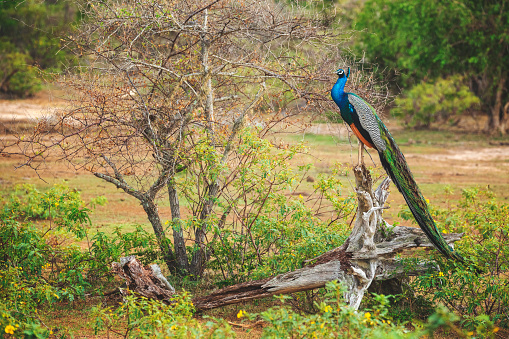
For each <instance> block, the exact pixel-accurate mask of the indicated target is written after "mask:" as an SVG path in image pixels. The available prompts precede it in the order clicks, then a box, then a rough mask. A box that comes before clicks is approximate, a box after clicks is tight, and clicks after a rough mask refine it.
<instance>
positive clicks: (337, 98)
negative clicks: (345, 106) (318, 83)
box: [330, 77, 348, 108]
mask: <svg viewBox="0 0 509 339" xmlns="http://www.w3.org/2000/svg"><path fill="white" fill-rule="evenodd" d="M347 80H348V78H346V77H340V78H338V81H336V83H335V84H334V86H333V87H332V89H331V91H330V95H331V97H332V100H334V102H335V103H336V105H338V106H339V107H340V108H341V106H342V103H343V100H344V96H345V84H346V81H347Z"/></svg>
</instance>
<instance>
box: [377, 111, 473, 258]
mask: <svg viewBox="0 0 509 339" xmlns="http://www.w3.org/2000/svg"><path fill="white" fill-rule="evenodd" d="M379 127H380V129H381V132H382V133H381V134H382V138H383V139H385V141H386V145H387V147H386V149H385V150H384V151H383V152H379V155H380V161H381V162H382V166H383V167H384V169H385V171H386V172H387V174H389V176H390V177H391V179H392V181H394V184H395V185H396V187H397V188H398V190H399V191H400V192H401V194H403V197H404V198H405V201H406V203H407V205H408V207H409V208H410V211H412V214H413V215H414V217H415V220H416V221H417V223H418V224H419V226H420V228H421V229H422V230H423V231H424V233H425V234H426V236H427V237H428V239H429V240H430V241H431V242H432V243H433V245H435V247H436V248H437V249H438V250H439V251H440V252H441V253H442V254H443V255H444V256H446V257H447V258H454V259H456V260H458V261H460V262H465V260H464V258H463V257H462V256H461V255H459V254H458V253H457V252H455V251H454V249H452V248H451V247H450V246H449V245H448V244H447V242H446V241H445V239H444V238H443V237H442V235H441V234H440V232H439V230H438V229H437V226H436V225H435V221H434V220H433V217H432V216H431V214H430V212H429V209H428V204H427V203H426V200H425V199H424V197H423V196H422V193H421V191H420V189H419V187H418V186H417V184H416V182H415V180H414V178H413V175H412V172H410V169H409V168H408V165H407V162H406V160H405V156H404V155H403V153H401V151H400V150H399V147H398V145H396V142H395V141H394V139H393V138H392V136H391V134H390V133H389V131H388V130H387V128H386V127H385V125H383V123H382V122H381V121H379Z"/></svg>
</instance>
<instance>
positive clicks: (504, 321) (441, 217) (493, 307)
mask: <svg viewBox="0 0 509 339" xmlns="http://www.w3.org/2000/svg"><path fill="white" fill-rule="evenodd" d="M434 214H435V215H436V219H437V220H438V221H439V224H440V225H439V226H440V227H441V228H442V229H443V232H465V235H464V236H463V238H462V239H461V240H460V241H459V242H457V243H456V249H457V250H458V251H459V253H461V255H462V256H463V257H464V258H466V260H467V261H468V262H469V265H467V266H465V265H461V264H459V263H456V262H454V261H450V260H445V259H444V258H443V257H442V256H440V255H435V256H434V259H435V260H436V261H437V263H438V264H439V266H440V268H441V272H439V273H436V272H435V273H429V274H425V275H422V276H419V277H417V279H416V280H415V281H414V282H413V284H412V285H413V287H414V289H415V290H416V291H417V292H418V293H420V294H422V295H423V296H424V297H425V298H427V299H428V300H429V301H430V302H433V303H434V304H436V303H442V304H444V305H446V306H447V307H449V308H450V309H452V310H454V311H455V312H456V313H458V314H459V315H460V316H461V317H462V324H463V325H465V326H466V327H467V328H469V329H470V330H474V329H475V328H480V327H483V328H486V330H490V328H491V329H493V326H492V325H487V324H488V323H489V319H490V318H491V319H492V320H493V321H495V322H496V323H498V324H500V325H501V326H504V327H508V326H509V322H508V320H509V318H508V317H509V287H508V280H507V272H508V269H509V247H508V246H507V242H508V240H509V204H507V203H501V202H497V201H496V200H495V198H494V196H493V194H492V193H491V192H489V191H480V190H478V189H472V190H464V191H463V199H462V200H461V201H460V202H459V204H457V205H450V206H449V207H448V208H447V209H443V210H440V209H438V210H435V211H434ZM477 270H479V272H477ZM490 326H491V327H490Z"/></svg>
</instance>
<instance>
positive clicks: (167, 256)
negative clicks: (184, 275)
mask: <svg viewBox="0 0 509 339" xmlns="http://www.w3.org/2000/svg"><path fill="white" fill-rule="evenodd" d="M141 206H142V207H143V209H144V210H145V213H147V216H148V220H149V221H150V224H151V225H152V228H153V230H154V234H155V235H156V238H157V242H158V243H159V248H160V249H161V252H162V253H163V259H164V262H165V263H166V265H167V266H168V269H169V270H170V272H172V273H173V274H175V273H178V264H177V262H176V260H175V254H174V253H173V251H172V250H171V246H170V245H171V244H170V242H169V240H168V238H166V234H165V232H164V229H163V225H162V223H161V218H160V217H159V213H158V212H157V206H156V204H155V203H154V201H153V200H150V199H143V200H141Z"/></svg>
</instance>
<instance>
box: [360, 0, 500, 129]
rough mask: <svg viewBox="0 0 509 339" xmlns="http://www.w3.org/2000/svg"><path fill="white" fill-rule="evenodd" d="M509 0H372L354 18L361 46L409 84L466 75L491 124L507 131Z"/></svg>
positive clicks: (399, 80) (404, 83)
mask: <svg viewBox="0 0 509 339" xmlns="http://www.w3.org/2000/svg"><path fill="white" fill-rule="evenodd" d="M508 5H509V4H508V3H507V1H496V2H494V1H450V0H441V1H413V0H412V1H400V0H371V1H368V2H366V4H365V6H364V8H363V9H362V11H361V13H360V14H359V16H358V18H357V19H356V20H355V23H356V25H355V28H356V29H359V30H363V33H362V34H361V35H360V40H361V43H360V44H359V45H358V48H359V49H361V50H365V52H366V56H367V57H368V59H369V60H370V61H372V62H376V63H378V64H379V66H380V67H381V68H388V69H390V70H394V71H395V72H396V73H398V74H400V75H401V76H400V77H399V78H397V79H398V83H399V84H400V85H402V86H404V87H405V88H407V87H410V86H412V85H414V84H417V83H419V81H421V80H430V79H435V78H437V77H447V76H449V75H453V74H458V73H459V74H465V75H467V76H468V78H467V79H468V80H469V85H470V88H471V89H472V90H473V92H474V93H475V94H476V95H477V96H478V97H479V98H480V99H481V104H482V108H483V110H484V111H486V112H487V113H488V115H489V121H488V126H487V129H488V130H489V131H490V132H496V131H499V132H501V133H505V130H506V128H507V127H506V120H507V117H506V116H505V113H504V110H503V106H504V103H506V102H507V101H508V99H509V92H508V91H507V86H506V79H507V69H508V68H509V52H508V45H509V35H508V33H507V32H508V28H509V14H508V13H509V11H508V10H507V6H508Z"/></svg>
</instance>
